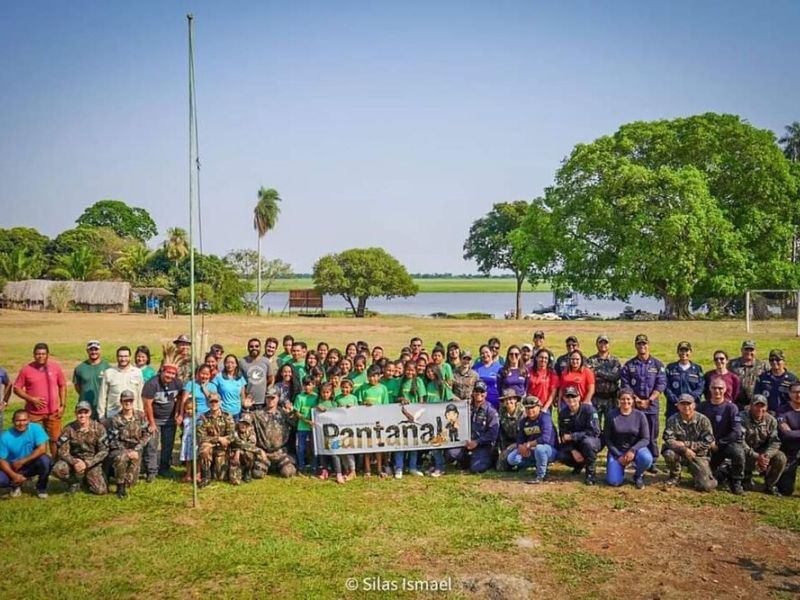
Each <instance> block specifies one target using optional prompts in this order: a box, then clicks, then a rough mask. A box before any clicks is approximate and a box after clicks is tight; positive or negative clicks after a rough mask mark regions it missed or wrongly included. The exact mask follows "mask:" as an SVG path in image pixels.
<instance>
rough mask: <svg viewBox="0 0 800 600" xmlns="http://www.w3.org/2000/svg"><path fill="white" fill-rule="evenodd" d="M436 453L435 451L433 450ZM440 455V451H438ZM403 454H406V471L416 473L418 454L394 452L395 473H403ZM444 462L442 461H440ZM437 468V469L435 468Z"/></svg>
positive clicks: (415, 452)
mask: <svg viewBox="0 0 800 600" xmlns="http://www.w3.org/2000/svg"><path fill="white" fill-rule="evenodd" d="M434 452H436V450H434ZM439 453H440V454H441V450H439ZM405 454H408V470H409V471H416V470H417V459H418V458H419V452H417V451H416V450H415V451H414V452H395V453H394V469H395V471H400V472H402V471H403V462H404V458H405V456H404V455H405ZM442 462H444V461H442ZM437 468H438V467H437Z"/></svg>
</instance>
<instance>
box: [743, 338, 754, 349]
mask: <svg viewBox="0 0 800 600" xmlns="http://www.w3.org/2000/svg"><path fill="white" fill-rule="evenodd" d="M755 349H756V343H755V342H754V341H753V340H745V341H743V342H742V350H755Z"/></svg>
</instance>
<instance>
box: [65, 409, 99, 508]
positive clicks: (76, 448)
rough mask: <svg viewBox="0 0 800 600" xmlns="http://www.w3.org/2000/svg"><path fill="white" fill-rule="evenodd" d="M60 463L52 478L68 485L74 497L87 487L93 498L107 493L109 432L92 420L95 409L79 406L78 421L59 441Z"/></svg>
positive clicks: (76, 417)
mask: <svg viewBox="0 0 800 600" xmlns="http://www.w3.org/2000/svg"><path fill="white" fill-rule="evenodd" d="M56 456H57V460H56V464H54V465H53V475H55V476H56V477H58V478H59V479H61V480H62V481H66V482H67V483H68V484H69V493H70V494H74V493H75V492H77V491H78V490H80V488H81V484H82V483H85V484H86V486H87V487H88V488H89V491H91V492H92V493H93V494H97V495H98V496H102V495H103V494H106V493H107V492H108V486H107V485H106V478H105V476H104V475H103V461H104V460H105V459H106V457H107V456H108V445H107V435H106V428H105V427H103V426H102V425H101V424H100V423H98V422H97V421H95V420H93V419H92V405H91V404H89V403H88V402H86V401H85V400H84V401H81V402H78V406H77V407H75V420H74V421H73V422H72V423H70V424H69V425H67V426H66V427H65V428H64V430H63V431H62V432H61V436H60V437H59V438H58V450H57V452H56Z"/></svg>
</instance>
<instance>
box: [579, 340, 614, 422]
mask: <svg viewBox="0 0 800 600" xmlns="http://www.w3.org/2000/svg"><path fill="white" fill-rule="evenodd" d="M608 344H609V340H608V336H606V335H599V336H597V340H596V341H595V345H596V346H597V353H596V354H592V355H591V356H590V357H589V358H587V359H586V366H587V367H589V368H590V369H591V370H592V371H594V396H592V404H594V407H595V408H596V409H597V416H598V417H600V431H602V430H603V428H604V427H605V424H606V417H607V416H608V413H609V412H610V411H611V410H612V409H614V408H616V407H617V394H618V393H619V379H620V376H621V373H622V363H621V362H620V361H619V359H618V358H617V357H616V356H613V355H612V354H611V352H610V351H609V347H608Z"/></svg>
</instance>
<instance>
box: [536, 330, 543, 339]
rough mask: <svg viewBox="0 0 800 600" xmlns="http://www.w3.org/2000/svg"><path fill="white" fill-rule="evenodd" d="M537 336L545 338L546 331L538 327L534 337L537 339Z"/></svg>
mask: <svg viewBox="0 0 800 600" xmlns="http://www.w3.org/2000/svg"><path fill="white" fill-rule="evenodd" d="M536 338H542V339H544V331H542V330H541V329H537V330H536V331H534V332H533V339H536Z"/></svg>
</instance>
